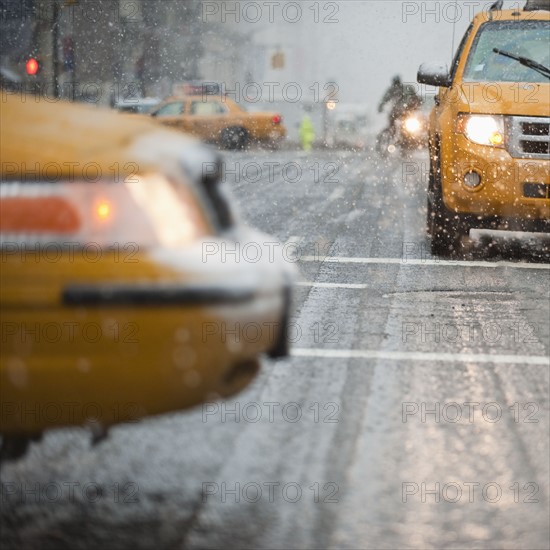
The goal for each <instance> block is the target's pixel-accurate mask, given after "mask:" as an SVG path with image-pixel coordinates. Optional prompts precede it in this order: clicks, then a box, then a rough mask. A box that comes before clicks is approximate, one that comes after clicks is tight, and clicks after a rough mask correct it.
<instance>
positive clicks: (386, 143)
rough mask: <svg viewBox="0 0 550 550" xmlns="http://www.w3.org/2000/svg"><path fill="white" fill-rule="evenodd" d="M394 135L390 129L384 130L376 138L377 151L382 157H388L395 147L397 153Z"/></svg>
mask: <svg viewBox="0 0 550 550" xmlns="http://www.w3.org/2000/svg"><path fill="white" fill-rule="evenodd" d="M392 141H393V140H392V133H391V131H390V130H389V129H388V128H385V129H384V130H382V131H381V132H380V133H379V134H378V136H377V138H376V151H377V152H378V154H379V155H380V156H382V157H387V156H388V155H389V154H390V153H391V152H392V151H390V149H391V148H392V147H393V149H394V151H395V145H393V143H392Z"/></svg>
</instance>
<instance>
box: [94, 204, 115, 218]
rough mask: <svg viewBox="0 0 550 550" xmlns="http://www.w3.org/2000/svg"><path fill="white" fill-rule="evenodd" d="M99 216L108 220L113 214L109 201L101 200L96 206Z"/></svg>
mask: <svg viewBox="0 0 550 550" xmlns="http://www.w3.org/2000/svg"><path fill="white" fill-rule="evenodd" d="M96 213H97V217H98V218H99V219H100V220H106V219H107V218H108V217H109V216H110V214H111V205H110V204H109V203H108V202H107V201H101V202H100V203H99V204H98V205H97V208H96Z"/></svg>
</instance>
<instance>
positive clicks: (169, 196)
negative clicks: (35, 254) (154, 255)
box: [0, 174, 209, 248]
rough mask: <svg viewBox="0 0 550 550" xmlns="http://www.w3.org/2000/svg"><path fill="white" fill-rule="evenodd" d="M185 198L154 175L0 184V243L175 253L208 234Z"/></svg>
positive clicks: (192, 202)
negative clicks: (126, 246)
mask: <svg viewBox="0 0 550 550" xmlns="http://www.w3.org/2000/svg"><path fill="white" fill-rule="evenodd" d="M195 205H196V201H195V199H194V197H193V196H192V195H191V192H190V191H189V190H187V189H186V188H183V187H182V186H175V185H172V184H171V182H169V181H168V180H166V179H165V178H164V177H162V176H160V175H156V174H152V175H146V176H143V177H142V176H137V175H134V176H131V177H129V178H128V179H127V181H124V182H121V183H113V182H107V181H102V182H95V183H90V182H80V181H70V182H68V181H62V182H58V183H54V184H51V183H34V182H33V183H21V182H2V184H1V187H0V233H1V235H2V243H4V242H7V236H9V240H10V241H16V242H29V243H40V242H61V243H66V242H67V243H69V244H71V245H74V246H85V245H89V244H91V243H93V244H94V245H97V246H100V247H103V246H104V247H111V246H113V245H118V244H119V243H132V244H134V245H136V246H138V247H143V248H148V247H157V246H164V247H168V248H172V247H181V246H185V245H188V244H190V243H191V242H193V241H195V240H196V239H198V238H200V237H203V236H206V235H208V234H209V230H208V225H207V222H206V220H205V219H204V218H203V217H202V213H201V212H200V211H199V210H198V208H196V207H195Z"/></svg>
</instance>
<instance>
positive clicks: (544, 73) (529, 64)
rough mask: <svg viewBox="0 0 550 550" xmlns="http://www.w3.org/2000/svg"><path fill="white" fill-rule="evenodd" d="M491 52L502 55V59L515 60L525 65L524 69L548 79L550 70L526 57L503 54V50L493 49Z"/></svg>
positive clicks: (508, 53)
mask: <svg viewBox="0 0 550 550" xmlns="http://www.w3.org/2000/svg"><path fill="white" fill-rule="evenodd" d="M493 51H494V52H495V53H498V54H499V55H503V56H504V57H509V58H510V59H515V60H516V61H518V62H519V63H521V64H522V65H525V66H526V67H529V68H530V69H533V70H534V71H537V73H540V74H541V75H542V76H545V77H546V78H550V69H549V68H548V67H545V66H544V65H542V64H541V63H537V62H536V61H533V60H532V59H529V58H528V57H522V56H521V55H514V54H513V53H510V52H505V51H504V50H499V49H498V48H493Z"/></svg>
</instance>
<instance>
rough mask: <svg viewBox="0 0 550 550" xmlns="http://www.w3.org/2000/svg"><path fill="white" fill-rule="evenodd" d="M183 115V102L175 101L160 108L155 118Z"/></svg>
mask: <svg viewBox="0 0 550 550" xmlns="http://www.w3.org/2000/svg"><path fill="white" fill-rule="evenodd" d="M181 114H183V102H181V101H175V102H174V103H168V104H167V105H164V106H163V107H161V108H160V109H159V110H158V111H157V112H156V113H155V116H177V115H181Z"/></svg>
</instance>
